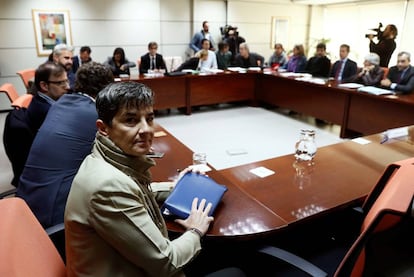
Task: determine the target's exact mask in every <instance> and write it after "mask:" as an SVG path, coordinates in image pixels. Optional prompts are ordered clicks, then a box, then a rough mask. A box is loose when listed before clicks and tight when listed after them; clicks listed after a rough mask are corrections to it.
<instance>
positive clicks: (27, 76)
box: [16, 68, 36, 92]
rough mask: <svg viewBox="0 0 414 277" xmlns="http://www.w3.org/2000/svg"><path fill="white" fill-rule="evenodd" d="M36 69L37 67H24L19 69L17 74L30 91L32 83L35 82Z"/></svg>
mask: <svg viewBox="0 0 414 277" xmlns="http://www.w3.org/2000/svg"><path fill="white" fill-rule="evenodd" d="M35 71H36V69H34V68H29V69H24V70H20V71H17V72H16V74H17V75H19V76H20V78H21V79H22V81H23V84H24V87H25V88H26V91H27V92H29V91H30V88H31V85H32V83H33V79H34V76H35Z"/></svg>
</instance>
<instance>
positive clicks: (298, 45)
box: [293, 44, 305, 56]
mask: <svg viewBox="0 0 414 277" xmlns="http://www.w3.org/2000/svg"><path fill="white" fill-rule="evenodd" d="M293 48H294V49H296V50H298V51H299V53H298V55H299V56H305V49H304V48H303V45H302V44H296V45H295V46H293Z"/></svg>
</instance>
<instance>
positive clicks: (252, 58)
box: [234, 52, 264, 68]
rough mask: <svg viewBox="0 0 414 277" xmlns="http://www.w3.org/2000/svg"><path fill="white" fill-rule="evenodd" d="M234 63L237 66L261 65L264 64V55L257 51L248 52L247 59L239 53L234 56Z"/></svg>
mask: <svg viewBox="0 0 414 277" xmlns="http://www.w3.org/2000/svg"><path fill="white" fill-rule="evenodd" d="M257 61H260V65H258V64H257ZM234 65H235V66H239V67H244V68H248V67H257V66H259V67H263V66H264V57H263V56H261V55H259V54H257V53H253V52H251V53H249V57H248V58H247V59H245V58H243V57H242V56H241V55H240V54H237V56H236V58H235V59H234Z"/></svg>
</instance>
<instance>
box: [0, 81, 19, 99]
mask: <svg viewBox="0 0 414 277" xmlns="http://www.w3.org/2000/svg"><path fill="white" fill-rule="evenodd" d="M0 92H2V93H5V94H6V95H7V97H8V98H9V99H10V102H11V103H13V101H14V100H16V99H17V98H18V97H19V94H18V93H17V90H16V88H15V87H14V86H13V84H10V83H5V84H3V85H2V86H1V87H0Z"/></svg>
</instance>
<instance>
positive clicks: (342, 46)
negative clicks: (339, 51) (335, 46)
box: [339, 44, 351, 52]
mask: <svg viewBox="0 0 414 277" xmlns="http://www.w3.org/2000/svg"><path fill="white" fill-rule="evenodd" d="M339 48H346V51H347V52H349V51H350V50H351V47H349V45H348V44H341V46H340V47H339Z"/></svg>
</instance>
